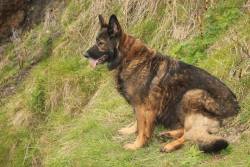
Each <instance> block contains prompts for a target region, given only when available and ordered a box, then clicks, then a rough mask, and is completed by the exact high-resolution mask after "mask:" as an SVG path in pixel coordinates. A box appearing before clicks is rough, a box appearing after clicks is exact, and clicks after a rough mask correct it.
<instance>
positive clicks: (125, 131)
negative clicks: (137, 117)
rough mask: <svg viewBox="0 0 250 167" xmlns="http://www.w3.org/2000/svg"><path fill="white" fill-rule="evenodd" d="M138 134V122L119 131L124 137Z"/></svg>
mask: <svg viewBox="0 0 250 167" xmlns="http://www.w3.org/2000/svg"><path fill="white" fill-rule="evenodd" d="M136 132H137V121H135V122H133V123H131V124H129V125H128V126H127V127H124V128H121V129H120V130H118V133H119V134H122V135H129V134H132V133H136Z"/></svg>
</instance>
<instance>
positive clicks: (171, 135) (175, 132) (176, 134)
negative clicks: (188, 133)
mask: <svg viewBox="0 0 250 167" xmlns="http://www.w3.org/2000/svg"><path fill="white" fill-rule="evenodd" d="M183 134H184V128H180V129H176V130H171V131H169V130H166V131H163V132H161V133H160V134H159V136H161V137H168V138H174V139H178V138H180V137H182V136H183Z"/></svg>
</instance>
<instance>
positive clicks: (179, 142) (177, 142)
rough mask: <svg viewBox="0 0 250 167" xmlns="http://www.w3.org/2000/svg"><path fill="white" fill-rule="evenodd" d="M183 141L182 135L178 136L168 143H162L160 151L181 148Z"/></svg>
mask: <svg viewBox="0 0 250 167" xmlns="http://www.w3.org/2000/svg"><path fill="white" fill-rule="evenodd" d="M184 142H185V138H184V135H182V136H181V137H180V138H178V139H176V140H174V141H172V142H170V143H167V144H164V145H163V146H162V147H161V149H160V151H161V152H172V151H174V150H177V149H179V148H181V146H182V145H183V144H184Z"/></svg>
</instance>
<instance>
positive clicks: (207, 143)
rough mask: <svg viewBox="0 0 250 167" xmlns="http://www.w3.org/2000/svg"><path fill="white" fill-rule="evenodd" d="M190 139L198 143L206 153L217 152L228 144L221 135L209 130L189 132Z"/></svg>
mask: <svg viewBox="0 0 250 167" xmlns="http://www.w3.org/2000/svg"><path fill="white" fill-rule="evenodd" d="M189 140H191V141H194V142H195V143H196V144H198V147H199V149H200V150H201V151H204V152H205V153H215V152H219V151H221V150H222V149H225V148H226V147H227V146H228V142H227V140H225V139H224V138H222V137H220V136H216V135H212V134H209V133H208V132H206V131H204V130H203V132H202V131H199V132H198V133H193V134H189Z"/></svg>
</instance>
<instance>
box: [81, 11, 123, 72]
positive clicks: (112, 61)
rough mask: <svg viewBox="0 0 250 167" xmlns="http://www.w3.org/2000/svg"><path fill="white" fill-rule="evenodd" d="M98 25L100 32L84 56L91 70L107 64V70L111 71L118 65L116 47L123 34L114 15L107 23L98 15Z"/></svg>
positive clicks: (118, 59)
mask: <svg viewBox="0 0 250 167" xmlns="http://www.w3.org/2000/svg"><path fill="white" fill-rule="evenodd" d="M99 23H100V30H99V32H98V34H97V37H96V42H95V44H94V45H93V46H92V47H90V48H89V49H88V50H87V52H86V53H85V54H84V56H85V57H86V58H87V59H88V60H89V62H90V64H91V66H92V67H93V68H95V67H96V66H97V65H98V64H103V63H107V65H108V68H109V69H110V70H112V69H114V68H115V67H117V66H118V64H119V63H120V58H119V52H118V45H119V41H120V38H121V36H122V33H123V32H122V29H121V26H120V24H119V22H118V20H117V18H116V16H115V15H112V16H110V18H109V22H108V23H107V22H106V21H105V20H104V18H103V17H102V16H101V15H99Z"/></svg>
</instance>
